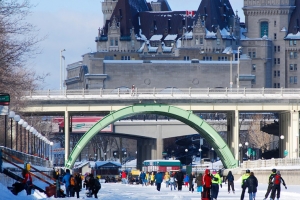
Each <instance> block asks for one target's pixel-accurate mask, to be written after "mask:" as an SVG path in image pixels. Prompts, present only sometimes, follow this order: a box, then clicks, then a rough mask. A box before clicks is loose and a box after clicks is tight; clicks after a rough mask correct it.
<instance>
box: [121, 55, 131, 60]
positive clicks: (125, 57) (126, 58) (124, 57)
mask: <svg viewBox="0 0 300 200" xmlns="http://www.w3.org/2000/svg"><path fill="white" fill-rule="evenodd" d="M121 60H130V56H122V57H121Z"/></svg>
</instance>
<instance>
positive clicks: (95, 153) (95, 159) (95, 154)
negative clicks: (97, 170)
mask: <svg viewBox="0 0 300 200" xmlns="http://www.w3.org/2000/svg"><path fill="white" fill-rule="evenodd" d="M96 160H97V154H96V153H95V161H96Z"/></svg>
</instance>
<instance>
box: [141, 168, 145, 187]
mask: <svg viewBox="0 0 300 200" xmlns="http://www.w3.org/2000/svg"><path fill="white" fill-rule="evenodd" d="M140 180H141V183H142V186H144V184H145V185H146V181H145V180H146V174H145V172H143V171H142V172H141V174H140Z"/></svg>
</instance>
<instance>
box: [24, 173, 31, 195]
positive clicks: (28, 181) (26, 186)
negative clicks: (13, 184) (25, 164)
mask: <svg viewBox="0 0 300 200" xmlns="http://www.w3.org/2000/svg"><path fill="white" fill-rule="evenodd" d="M22 176H23V178H24V179H23V181H22V183H23V185H24V189H25V190H26V193H27V195H31V188H32V178H31V175H30V173H29V171H28V170H27V169H23V171H22Z"/></svg>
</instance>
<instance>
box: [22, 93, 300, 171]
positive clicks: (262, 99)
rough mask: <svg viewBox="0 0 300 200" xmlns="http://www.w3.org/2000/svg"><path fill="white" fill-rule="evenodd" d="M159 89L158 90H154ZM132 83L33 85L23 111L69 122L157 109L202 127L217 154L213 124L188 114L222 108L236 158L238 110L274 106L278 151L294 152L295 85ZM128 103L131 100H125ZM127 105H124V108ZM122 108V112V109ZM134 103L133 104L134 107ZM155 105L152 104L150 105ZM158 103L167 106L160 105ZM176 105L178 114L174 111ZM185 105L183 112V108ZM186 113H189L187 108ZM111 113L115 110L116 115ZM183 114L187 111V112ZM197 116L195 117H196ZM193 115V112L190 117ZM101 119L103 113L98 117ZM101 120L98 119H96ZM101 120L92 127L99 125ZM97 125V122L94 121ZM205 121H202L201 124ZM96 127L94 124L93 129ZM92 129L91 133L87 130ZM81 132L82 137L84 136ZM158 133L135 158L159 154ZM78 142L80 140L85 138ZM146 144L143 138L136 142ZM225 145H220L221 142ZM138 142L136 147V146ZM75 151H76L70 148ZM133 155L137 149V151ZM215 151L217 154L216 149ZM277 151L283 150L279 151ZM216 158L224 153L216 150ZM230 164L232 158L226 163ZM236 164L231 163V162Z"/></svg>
mask: <svg viewBox="0 0 300 200" xmlns="http://www.w3.org/2000/svg"><path fill="white" fill-rule="evenodd" d="M157 91H160V92H157ZM161 91H164V90H162V89H155V88H153V89H136V90H135V91H134V92H129V93H128V92H127V91H125V92H123V91H121V90H119V89H118V90H80V91H73V90H72V91H36V92H28V93H27V94H26V95H25V97H24V99H26V101H27V102H28V105H27V107H26V108H25V109H24V110H23V112H24V113H35V114H42V115H47V114H49V115H51V114H54V113H55V114H59V115H64V117H65V119H67V120H65V127H69V120H68V119H69V118H70V116H74V115H81V114H90V115H92V114H95V113H97V114H101V113H102V114H108V113H109V114H108V117H110V120H108V121H109V122H110V123H112V122H114V121H117V120H118V119H121V118H124V117H127V116H130V115H135V114H138V113H159V114H162V115H166V116H170V115H171V116H173V117H174V118H175V119H178V120H180V121H182V122H183V123H186V124H188V125H189V126H191V127H192V128H193V129H195V130H198V131H199V132H202V134H203V135H204V138H205V139H207V140H208V141H209V142H211V143H212V146H214V148H215V149H216V152H217V153H218V154H222V155H223V156H225V151H227V150H224V148H225V147H224V146H222V144H219V143H218V139H219V138H216V137H217V135H216V134H215V132H216V131H215V130H214V129H212V128H211V129H210V128H209V127H210V126H209V125H207V123H206V122H205V123H203V120H201V119H200V120H199V119H197V120H198V122H199V123H201V124H200V125H199V124H195V123H194V122H193V121H192V120H191V119H190V118H189V117H192V118H193V119H194V117H195V116H194V115H193V114H192V113H193V112H196V111H201V112H223V113H227V131H228V132H227V133H228V134H227V145H226V144H225V146H227V147H228V149H229V152H228V153H229V154H232V155H233V158H234V159H235V160H237V158H238V151H239V148H238V144H239V120H240V119H239V113H240V112H277V113H279V129H280V130H279V135H283V136H284V138H285V139H284V141H283V142H282V143H281V144H280V149H281V150H280V152H282V153H283V150H287V151H288V152H289V154H288V157H289V158H296V157H298V155H299V150H298V149H299V148H298V144H299V101H300V100H299V97H300V90H299V89H282V88H281V89H265V88H262V89H252V88H251V89H245V88H244V89H227V88H221V89H220V88H218V89H210V88H205V89H201V88H200V89H198V88H197V89H191V88H188V89H176V90H174V89H170V90H167V91H166V90H165V91H164V92H163V93H162V92H161ZM130 105H132V106H130ZM129 107H130V109H131V110H130V109H129ZM123 109H124V110H126V112H123V111H122V110H123ZM134 109H137V110H134ZM156 109H157V110H156ZM163 109H171V111H172V112H170V110H163ZM173 109H174V110H176V109H178V110H176V111H178V112H179V113H180V114H181V115H182V116H179V115H176V112H175V111H174V113H173ZM184 111H185V112H184ZM187 113H190V114H187ZM117 114H121V115H118V116H116V115H117ZM187 115H188V116H187ZM198 118H199V117H198ZM195 119H196V118H195ZM104 120H107V119H104ZM101 121H102V120H101ZM101 121H100V122H99V124H98V123H97V124H96V125H95V127H98V128H101V127H102V125H101V126H100V124H101ZM97 125H99V126H97ZM202 125H205V127H204V126H203V127H201V126H202ZM99 130H100V129H99ZM99 130H93V131H91V132H89V131H88V132H87V135H89V136H88V137H89V139H87V140H90V139H91V137H92V135H93V134H94V133H96V132H97V131H99ZM92 132H93V133H92ZM87 135H85V136H84V137H87ZM65 139H66V140H65V146H66V160H68V165H69V166H71V165H72V163H73V162H75V160H74V159H76V158H75V157H74V155H75V154H77V153H78V152H77V151H80V150H78V149H82V147H83V146H77V147H76V148H77V150H75V151H74V150H73V151H72V155H73V153H74V155H73V157H72V156H71V157H72V159H71V160H70V157H69V155H70V152H68V151H69V150H68V148H67V147H68V146H69V145H68V144H69V130H68V129H67V128H65ZM161 139H162V137H161V136H157V138H156V144H153V145H152V148H153V149H152V150H151V151H150V153H146V154H145V155H140V156H141V157H140V160H144V159H149V158H151V157H152V158H153V157H155V156H151V157H149V155H150V154H151V155H156V158H157V159H158V158H160V157H161V152H162V144H161ZM86 142H87V141H85V142H82V144H81V145H84V144H86ZM141 145H146V144H141ZM227 147H226V148H227ZM141 148H142V147H141ZM76 152H77V153H76ZM138 156H139V155H138ZM219 156H220V155H219ZM282 156H283V155H282ZM220 157H221V159H223V160H222V161H223V162H224V160H226V158H225V157H222V156H220ZM231 164H232V163H231ZM233 165H236V164H232V166H233Z"/></svg>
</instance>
